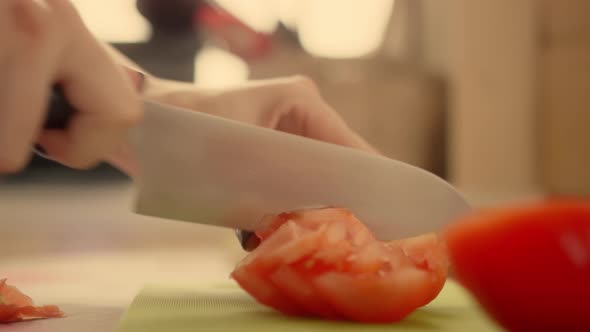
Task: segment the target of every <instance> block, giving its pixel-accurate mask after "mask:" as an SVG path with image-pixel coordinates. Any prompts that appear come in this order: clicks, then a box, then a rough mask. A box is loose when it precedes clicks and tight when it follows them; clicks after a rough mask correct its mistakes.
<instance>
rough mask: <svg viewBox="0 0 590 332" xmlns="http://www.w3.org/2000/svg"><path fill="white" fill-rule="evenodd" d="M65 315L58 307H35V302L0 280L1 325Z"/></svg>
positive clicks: (4, 280)
mask: <svg viewBox="0 0 590 332" xmlns="http://www.w3.org/2000/svg"><path fill="white" fill-rule="evenodd" d="M63 315H64V313H63V312H62V311H61V310H60V309H59V308H58V307H57V306H52V305H48V306H41V307H36V306H34V305H33V300H32V299H31V298H30V297H28V296H26V295H25V294H23V293H22V292H21V291H19V290H18V289H17V288H16V287H14V286H10V285H8V284H7V283H6V279H0V323H11V322H17V321H22V320H26V319H33V318H53V317H63Z"/></svg>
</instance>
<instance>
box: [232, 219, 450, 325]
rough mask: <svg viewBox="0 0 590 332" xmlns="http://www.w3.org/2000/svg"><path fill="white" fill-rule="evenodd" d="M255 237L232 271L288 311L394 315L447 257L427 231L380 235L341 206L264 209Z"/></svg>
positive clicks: (434, 285)
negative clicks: (263, 224)
mask: <svg viewBox="0 0 590 332" xmlns="http://www.w3.org/2000/svg"><path fill="white" fill-rule="evenodd" d="M270 218H271V220H270V223H269V225H270V226H269V227H267V228H266V229H262V230H260V231H258V232H257V233H256V234H257V236H259V237H260V239H261V243H260V245H259V246H258V247H257V248H256V249H255V250H254V251H252V252H251V253H250V254H249V255H248V256H246V257H245V258H244V259H243V260H242V261H241V262H240V263H239V264H238V265H237V266H236V268H235V270H234V271H233V273H232V277H233V278H234V279H235V280H236V281H237V282H238V284H239V285H240V286H241V287H242V288H243V289H244V290H246V291H247V292H248V293H249V294H251V295H252V296H253V297H254V298H255V299H256V300H257V301H258V302H260V303H262V304H264V305H266V306H269V307H271V308H274V309H276V310H278V311H280V312H282V313H284V314H287V315H298V316H314V317H321V318H325V319H342V320H354V321H360V322H373V323H380V322H383V323H385V322H395V321H399V320H402V319H404V318H405V317H406V316H407V315H409V314H410V313H411V312H413V311H414V310H416V309H417V308H419V307H421V306H424V305H426V304H428V303H429V302H430V301H432V300H433V299H434V298H435V297H436V296H437V295H438V293H439V292H440V291H441V290H442V287H443V285H444V283H445V280H446V277H447V270H448V263H447V258H446V254H445V251H444V246H443V244H442V241H441V240H440V239H439V238H438V236H436V235H434V234H431V235H425V236H420V237H416V238H412V239H407V240H403V241H392V242H381V241H378V240H377V239H375V237H374V236H373V235H372V234H371V232H370V231H369V230H368V229H367V228H366V227H365V225H364V224H362V223H361V222H360V221H359V220H358V219H357V218H356V217H354V215H353V214H352V213H351V212H350V211H348V210H347V209H338V208H330V209H313V210H305V211H299V212H295V213H283V214H279V215H276V216H271V217H270Z"/></svg>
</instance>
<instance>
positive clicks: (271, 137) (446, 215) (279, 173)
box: [131, 101, 470, 240]
mask: <svg viewBox="0 0 590 332" xmlns="http://www.w3.org/2000/svg"><path fill="white" fill-rule="evenodd" d="M145 111H146V114H145V118H144V121H143V123H142V124H141V125H140V126H139V127H137V128H136V129H135V130H134V131H133V133H132V138H131V143H132V146H133V149H134V152H135V153H136V157H137V158H138V161H139V164H140V168H141V171H140V176H139V178H138V182H137V185H138V192H137V202H136V207H135V209H136V212H137V213H140V214H144V215H149V216H154V217H160V218H166V219H175V220H184V221H190V222H196V223H202V224H210V225H216V226H223V227H230V228H235V229H243V230H256V229H257V228H258V227H260V226H261V222H262V219H263V217H264V216H265V215H268V214H274V213H280V212H285V211H292V210H298V209H302V208H313V207H326V206H335V207H346V208H348V209H350V210H351V211H352V212H353V213H354V214H355V215H356V216H357V217H358V218H359V219H360V220H362V221H363V222H364V223H366V224H367V226H368V227H369V228H370V229H371V230H372V231H373V232H374V233H375V234H376V235H377V236H378V237H379V238H380V239H387V240H391V239H398V238H404V237H409V236H415V235H419V234H422V233H427V232H432V231H437V230H440V229H441V228H442V227H443V226H444V225H446V224H447V223H449V222H450V221H452V220H453V219H454V218H456V217H458V216H460V215H462V214H464V213H466V212H467V211H469V210H470V207H469V205H468V204H467V202H466V201H465V200H464V199H463V197H462V196H461V195H460V194H459V193H458V192H457V191H456V190H455V189H454V188H453V187H452V186H451V185H449V184H448V183H447V182H445V181H443V180H442V179H440V178H438V177H436V176H435V175H433V174H431V173H428V172H426V171H424V170H422V169H419V168H416V167H413V166H410V165H408V164H405V163H402V162H399V161H395V160H391V159H388V158H385V157H382V156H377V155H372V154H369V153H365V152H362V151H357V150H354V149H350V148H346V147H341V146H336V145H333V144H329V143H324V142H319V141H315V140H311V139H307V138H304V137H300V136H296V135H291V134H287V133H282V132H278V131H275V130H270V129H265V128H260V127H256V126H250V125H247V124H243V123H239V122H236V121H231V120H227V119H223V118H219V117H215V116H211V115H207V114H203V113H199V112H194V111H188V110H183V109H178V108H173V107H170V106H167V105H161V104H158V103H155V102H151V101H146V102H145Z"/></svg>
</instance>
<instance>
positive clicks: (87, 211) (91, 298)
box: [0, 179, 244, 332]
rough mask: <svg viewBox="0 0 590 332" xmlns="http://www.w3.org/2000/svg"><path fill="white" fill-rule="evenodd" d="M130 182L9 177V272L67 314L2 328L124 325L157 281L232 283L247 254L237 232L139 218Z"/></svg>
mask: <svg viewBox="0 0 590 332" xmlns="http://www.w3.org/2000/svg"><path fill="white" fill-rule="evenodd" d="M132 195H133V191H132V187H131V185H130V183H128V182H127V181H125V180H121V179H99V180H84V181H59V180H54V181H16V182H15V183H6V182H1V181H0V234H1V237H0V239H1V240H0V277H6V278H8V282H9V283H10V284H14V285H16V286H18V287H19V288H20V289H21V290H23V291H24V292H25V293H27V294H28V295H30V296H31V297H32V298H33V299H34V301H35V302H36V303H38V304H57V305H60V306H62V308H63V309H64V310H65V311H66V313H67V317H66V318H63V319H49V320H39V321H33V322H25V323H18V324H12V325H0V331H4V330H7V331H15V332H25V331H47V332H52V331H60V332H62V331H63V332H69V331H80V330H82V328H84V330H85V331H87V332H94V331H97V332H98V331H101V332H105V331H107V332H108V331H114V329H115V327H116V326H117V323H118V321H119V319H120V317H121V314H122V313H123V312H124V310H125V309H126V308H127V306H128V305H129V304H130V302H131V300H132V299H133V297H134V296H135V295H136V294H137V293H138V291H139V290H140V289H141V288H142V287H143V286H144V285H145V284H148V283H164V284H179V283H181V284H195V285H197V284H200V283H203V282H207V281H212V280H226V279H227V278H228V275H229V273H230V272H231V269H232V268H233V266H234V264H235V263H236V262H237V261H238V260H239V259H240V258H241V257H242V256H243V255H244V253H243V252H242V251H241V249H240V247H239V243H238V241H237V240H236V239H235V236H234V233H233V232H232V231H231V230H225V229H217V228H213V227H208V226H202V225H196V224H191V223H185V222H175V221H164V220H159V219H155V218H149V217H144V216H139V215H135V214H133V213H131V212H130V210H129V208H130V206H131V202H132Z"/></svg>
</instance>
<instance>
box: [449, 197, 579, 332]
mask: <svg viewBox="0 0 590 332" xmlns="http://www.w3.org/2000/svg"><path fill="white" fill-rule="evenodd" d="M445 238H446V241H447V248H448V251H449V255H450V258H451V263H452V264H453V267H454V269H455V272H456V275H457V278H458V280H459V281H460V282H461V283H462V284H463V285H464V286H465V287H466V288H467V289H468V290H470V291H471V292H472V293H473V294H474V295H475V297H476V299H477V300H478V301H479V302H480V303H481V304H482V306H483V307H484V308H485V309H486V310H487V311H488V312H489V314H490V315H491V316H492V317H494V318H495V319H497V320H498V321H499V322H500V323H501V324H503V325H504V326H505V327H507V328H508V329H509V330H511V331H590V204H588V203H586V202H578V201H573V200H568V201H565V200H561V201H551V202H543V203H536V204H532V205H529V206H524V207H511V208H503V209H497V210H492V211H487V212H481V213H475V214H473V215H471V216H468V217H466V218H465V219H464V220H461V221H459V222H458V223H456V224H454V225H452V226H451V227H449V229H448V231H447V232H446V233H445Z"/></svg>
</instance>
